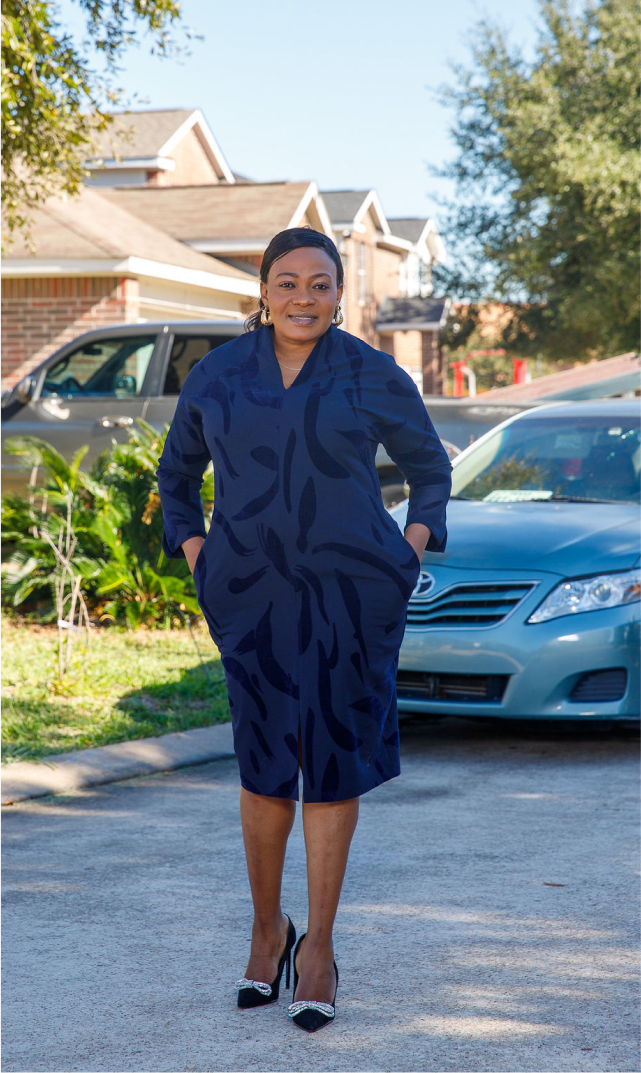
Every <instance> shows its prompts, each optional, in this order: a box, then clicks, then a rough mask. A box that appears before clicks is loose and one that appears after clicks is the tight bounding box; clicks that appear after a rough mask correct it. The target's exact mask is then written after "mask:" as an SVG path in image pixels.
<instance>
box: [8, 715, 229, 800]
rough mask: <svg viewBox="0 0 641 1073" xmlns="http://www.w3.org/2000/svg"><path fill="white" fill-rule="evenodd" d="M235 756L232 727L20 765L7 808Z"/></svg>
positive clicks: (13, 770) (13, 767) (13, 769)
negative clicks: (39, 798)
mask: <svg viewBox="0 0 641 1073" xmlns="http://www.w3.org/2000/svg"><path fill="white" fill-rule="evenodd" d="M233 756H235V753H234V745H233V735H232V727H231V723H218V724H217V725H215V726H209V727H198V728H197V729H196V730H184V731H179V732H178V733H175V734H162V735H161V736H160V737H158V738H139V739H138V741H123V742H118V743H117V744H116V745H100V746H98V747H97V748H95V749H81V750H79V751H78V752H75V753H57V754H56V755H55V756H47V757H45V758H44V759H43V760H40V761H38V762H33V761H22V760H20V761H18V762H17V763H15V764H10V765H8V766H7V767H5V768H3V770H2V797H1V803H2V804H3V805H13V804H17V803H18V802H19V801H27V800H28V799H30V798H33V797H46V796H48V795H49V794H63V793H67V792H68V791H70V790H84V789H85V788H86V787H88V786H100V785H103V784H104V783H108V782H118V781H119V780H120V779H133V778H135V777H136V776H137V775H151V774H153V773H154V772H157V771H173V770H175V769H176V768H181V767H190V766H191V765H193V764H207V763H209V761H210V760H227V759H229V758H230V757H233Z"/></svg>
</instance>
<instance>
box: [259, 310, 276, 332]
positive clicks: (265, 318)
mask: <svg viewBox="0 0 641 1073" xmlns="http://www.w3.org/2000/svg"><path fill="white" fill-rule="evenodd" d="M260 323H261V324H263V325H264V326H265V327H266V328H269V326H270V324H273V323H274V322H273V320H272V318H271V317H270V315H269V310H268V309H267V308H266V307H265V306H263V308H262V309H261V311H260Z"/></svg>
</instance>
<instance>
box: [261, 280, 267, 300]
mask: <svg viewBox="0 0 641 1073" xmlns="http://www.w3.org/2000/svg"><path fill="white" fill-rule="evenodd" d="M260 296H261V298H262V300H263V302H266V301H267V284H266V283H263V282H262V280H261V284H260Z"/></svg>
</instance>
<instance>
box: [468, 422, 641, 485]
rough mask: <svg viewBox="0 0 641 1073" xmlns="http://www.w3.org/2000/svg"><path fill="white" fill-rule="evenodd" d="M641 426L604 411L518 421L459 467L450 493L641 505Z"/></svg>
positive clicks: (485, 444)
mask: <svg viewBox="0 0 641 1073" xmlns="http://www.w3.org/2000/svg"><path fill="white" fill-rule="evenodd" d="M640 469H641V428H640V425H639V421H635V420H633V419H632V418H630V417H625V418H623V417H616V416H611V415H607V414H604V415H603V416H597V417H587V416H586V417H580V416H577V417H576V418H569V417H568V416H567V415H566V416H563V417H561V416H559V417H553V416H551V415H550V416H545V417H543V416H540V417H536V418H531V417H527V418H523V419H521V420H519V419H517V420H516V421H514V422H513V423H512V424H511V425H508V426H507V428H504V429H500V430H497V431H496V432H495V433H494V434H493V435H490V436H489V437H488V439H487V440H485V442H482V443H479V445H478V447H476V448H473V449H472V450H471V451H470V453H469V454H468V455H467V457H463V458H462V459H461V461H460V462H459V463H457V464H456V465H455V466H454V473H453V478H452V495H453V496H454V497H458V498H460V499H478V500H483V501H484V502H486V503H518V502H523V501H525V500H533V501H536V500H539V501H548V500H555V499H557V500H559V499H560V500H569V501H574V502H590V501H593V502H594V501H598V502H611V503H617V502H634V503H638V502H639V499H640V496H639V471H640Z"/></svg>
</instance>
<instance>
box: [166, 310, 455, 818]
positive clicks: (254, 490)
mask: <svg viewBox="0 0 641 1073" xmlns="http://www.w3.org/2000/svg"><path fill="white" fill-rule="evenodd" d="M379 443H382V444H384V446H385V448H386V449H387V452H388V454H389V455H390V457H391V458H392V459H393V460H394V461H395V463H396V464H397V466H398V468H399V469H400V470H401V472H402V473H403V474H404V475H405V477H406V479H407V481H408V482H409V487H410V498H409V511H408V515H407V524H409V523H410V522H422V523H424V524H425V525H427V526H429V528H430V529H431V531H432V536H431V538H430V542H429V544H428V550H430V551H443V550H444V548H445V540H446V530H445V507H446V503H447V499H448V496H449V491H450V472H451V466H450V463H449V460H448V457H447V454H446V452H445V450H444V448H443V447H442V445H441V442H440V440H439V438H438V436H437V435H436V432H435V431H434V427H433V425H432V423H431V421H430V419H429V417H428V415H427V413H426V411H425V406H424V404H423V401H422V399H421V396H420V394H419V392H418V389H417V387H416V385H415V384H414V382H413V380H412V379H411V378H410V377H409V376H408V375H407V374H406V373H405V372H403V370H402V369H400V368H399V367H398V365H396V363H395V361H394V359H393V358H391V357H389V356H388V355H387V354H383V353H381V352H380V351H378V350H374V349H373V348H372V347H370V346H368V345H367V344H366V343H363V342H361V340H359V339H357V338H355V337H354V336H352V335H348V334H347V332H343V331H339V330H338V329H337V328H334V327H331V328H330V329H329V330H328V331H327V332H326V333H325V334H324V335H323V336H322V337H321V338H320V339H319V340H318V342H317V343H316V345H315V347H314V349H313V350H312V352H311V354H310V355H309V357H308V358H307V360H306V362H305V364H304V366H303V368H302V369H301V371H300V372H299V373H298V375H297V376H296V379H295V380H294V382H293V383H292V384H291V385H290V387H289V388H285V387H284V385H283V380H282V376H281V373H280V368H279V366H278V362H277V360H276V354H275V352H274V344H273V337H272V330H271V329H270V328H260V329H258V330H257V331H254V332H248V333H247V334H245V335H243V336H240V337H239V338H237V339H234V340H232V341H231V342H229V343H226V344H224V345H223V346H220V347H218V348H217V349H216V350H212V351H211V352H210V353H209V354H207V355H206V356H205V357H204V358H203V359H202V360H201V361H200V362H198V364H197V365H196V366H195V367H194V368H193V369H192V370H191V372H190V373H189V375H188V377H187V379H186V381H185V383H184V385H183V388H182V391H181V393H180V398H179V400H178V406H177V409H176V413H175V416H174V419H173V422H172V425H171V428H170V430H169V434H168V436H167V441H166V444H165V448H164V450H163V453H162V457H161V459H160V463H159V466H158V486H159V491H160V498H161V502H162V508H163V516H164V537H163V547H164V550H165V553H166V554H167V555H168V556H171V557H179V556H182V555H183V554H184V552H183V550H182V548H181V544H182V542H183V541H184V540H186V539H187V538H188V537H192V536H203V537H205V543H204V544H203V547H202V550H201V551H200V553H199V555H198V558H197V560H196V565H195V569H194V582H195V586H196V591H197V594H198V600H199V603H200V606H201V608H202V612H203V615H204V616H205V619H206V621H207V625H208V627H209V631H210V633H211V636H212V638H213V640H214V641H215V643H216V645H217V646H218V648H219V649H220V653H221V658H222V663H223V667H224V670H225V678H226V682H227V689H228V692H229V704H230V708H231V714H232V724H233V732H234V747H235V750H236V755H237V757H238V762H239V766H240V777H241V782H242V785H243V786H244V787H245V788H246V789H247V790H250V791H251V792H252V793H256V794H266V795H268V796H270V797H286V798H291V799H294V800H297V799H298V769H299V763H298V761H299V740H300V743H301V751H302V778H303V797H304V800H306V801H342V800H345V799H347V798H350V797H357V796H359V795H360V794H363V793H365V792H366V791H368V790H371V789H372V788H373V787H374V786H377V785H379V784H380V783H382V782H385V781H386V780H387V779H391V778H393V777H394V776H396V775H398V774H399V772H400V763H399V737H398V725H397V709H396V687H395V678H396V669H397V665H398V651H399V648H400V645H401V641H402V639H403V631H404V628H405V619H406V614H407V603H408V600H409V597H410V595H411V593H412V590H413V588H414V586H415V584H416V581H417V579H418V574H419V570H420V563H419V560H418V557H417V556H416V554H415V552H414V551H413V549H412V548H411V546H410V545H409V543H408V542H407V541H406V540H405V538H404V536H403V535H402V533H401V531H400V529H399V528H398V526H397V524H396V522H395V521H393V519H392V518H391V517H390V516H389V514H388V513H387V511H386V510H385V508H384V506H383V502H382V498H381V492H380V485H379V481H378V477H377V473H376V465H375V455H376V449H377V446H378V444H379ZM210 458H211V459H213V463H214V479H215V488H216V503H215V509H214V514H213V518H212V523H211V525H210V528H209V532H208V533H207V534H205V523H204V517H203V510H202V505H201V500H200V487H201V484H202V476H203V472H204V470H205V469H206V467H207V464H208V462H209V460H210Z"/></svg>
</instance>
